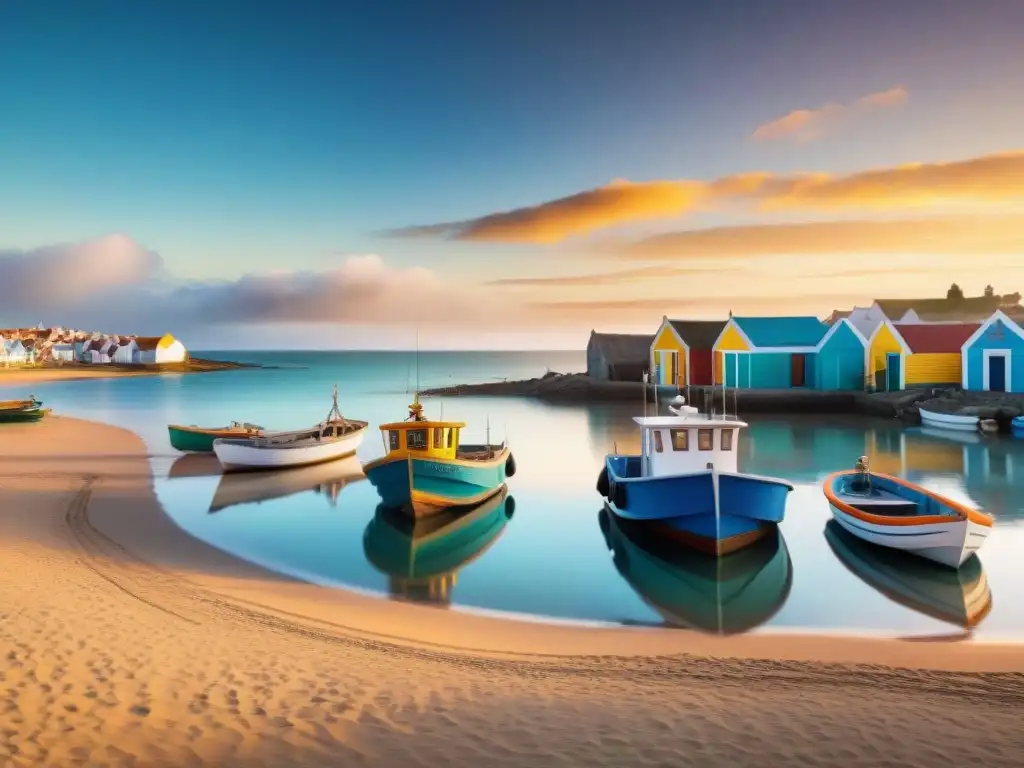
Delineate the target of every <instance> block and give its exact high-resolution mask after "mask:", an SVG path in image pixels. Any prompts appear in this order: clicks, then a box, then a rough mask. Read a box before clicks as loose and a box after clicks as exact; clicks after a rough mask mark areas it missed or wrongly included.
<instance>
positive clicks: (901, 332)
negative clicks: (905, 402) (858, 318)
mask: <svg viewBox="0 0 1024 768" xmlns="http://www.w3.org/2000/svg"><path fill="white" fill-rule="evenodd" d="M978 328H979V324H978V323H913V324H895V323H892V322H890V321H889V320H886V321H884V322H883V323H882V324H881V325H879V326H878V328H877V329H875V332H874V334H873V335H872V336H871V341H870V343H869V345H868V363H867V365H868V377H869V378H870V380H871V381H873V382H874V385H875V388H876V389H878V390H880V391H888V392H892V391H897V390H902V389H906V388H907V387H927V386H936V385H939V386H941V385H946V386H949V385H959V384H960V383H961V380H962V378H963V362H962V349H961V348H962V347H963V345H964V342H966V341H967V340H968V338H970V337H971V335H972V334H973V333H974V332H975V331H977V330H978Z"/></svg>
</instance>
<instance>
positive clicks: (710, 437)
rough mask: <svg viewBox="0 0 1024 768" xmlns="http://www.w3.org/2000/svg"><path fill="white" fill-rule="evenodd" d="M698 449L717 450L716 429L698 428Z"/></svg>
mask: <svg viewBox="0 0 1024 768" xmlns="http://www.w3.org/2000/svg"><path fill="white" fill-rule="evenodd" d="M697 450H698V451H713V450H715V430H713V429H698V430H697Z"/></svg>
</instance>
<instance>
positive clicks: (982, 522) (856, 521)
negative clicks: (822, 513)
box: [822, 457, 992, 568]
mask: <svg viewBox="0 0 1024 768" xmlns="http://www.w3.org/2000/svg"><path fill="white" fill-rule="evenodd" d="M822 490H823V491H824V493H825V498H826V499H828V503H829V506H830V507H831V508H832V517H833V518H835V521H836V522H837V523H839V525H840V526H842V528H843V530H845V531H847V532H849V533H851V534H853V535H854V536H856V537H857V538H860V539H863V540H864V541H867V542H870V543H872V544H878V545H879V546H882V547H891V548H892V549H900V550H903V551H905V552H909V553H911V554H914V555H918V556H919V557H924V558H927V559H928V560H933V561H935V562H937V563H941V564H942V565H947V566H949V567H951V568H959V567H960V566H961V565H962V564H963V563H964V562H965V561H966V560H967V559H968V558H969V557H970V556H971V555H973V554H974V553H975V552H977V551H978V550H979V549H981V546H982V544H984V543H985V539H986V538H988V535H989V532H991V530H992V517H991V516H989V515H987V514H985V513H984V512H982V511H980V510H977V509H972V508H971V507H968V506H966V505H964V504H961V503H959V502H957V501H954V500H953V499H949V498H946V497H945V496H942V495H940V494H938V493H935V492H934V491H930V490H928V489H927V488H923V487H922V486H920V485H916V484H915V483H911V482H909V481H907V480H903V479H900V478H898V477H892V476H890V475H883V474H880V473H878V472H870V471H868V463H867V458H866V457H861V458H860V460H859V461H858V462H857V468H856V469H853V470H848V471H845V472H835V473H833V474H831V475H829V476H828V477H827V478H825V482H824V484H823V485H822Z"/></svg>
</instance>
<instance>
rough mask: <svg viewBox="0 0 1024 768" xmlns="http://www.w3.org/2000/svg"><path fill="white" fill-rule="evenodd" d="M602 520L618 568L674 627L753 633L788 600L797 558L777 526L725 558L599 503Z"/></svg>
mask: <svg viewBox="0 0 1024 768" xmlns="http://www.w3.org/2000/svg"><path fill="white" fill-rule="evenodd" d="M598 522H599V524H600V526H601V532H602V533H603V534H604V539H605V543H606V544H607V546H608V549H609V551H611V553H612V561H613V563H614V564H615V568H616V570H617V571H618V572H619V575H620V576H622V578H623V579H625V580H626V582H627V583H628V584H629V585H630V586H631V587H632V588H633V589H634V590H635V591H636V593H637V594H638V595H639V596H640V598H641V599H642V600H643V601H644V602H646V603H647V604H648V605H650V606H651V607H652V608H653V609H654V610H655V611H657V612H658V614H660V615H661V617H662V619H663V620H664V622H665V624H667V625H669V626H672V627H682V628H686V629H696V630H699V631H701V632H708V633H711V634H716V635H730V634H737V633H740V632H748V631H750V630H752V629H754V628H756V627H758V626H760V625H762V624H764V623H765V622H766V621H768V620H769V619H770V618H771V617H772V616H774V615H775V614H776V613H778V611H779V610H780V609H781V608H782V606H783V605H784V604H785V602H786V600H787V599H788V597H789V593H790V589H791V587H792V584H793V565H792V562H791V560H790V557H789V550H788V549H787V548H786V540H785V538H784V537H783V536H782V532H781V531H780V530H778V529H777V528H776V529H773V530H771V531H770V532H769V533H768V534H767V535H766V536H764V537H763V538H761V539H759V540H758V541H757V542H755V543H754V544H752V545H750V546H749V547H745V548H743V549H742V550H740V551H738V552H734V553H732V554H730V555H727V556H725V557H716V556H712V555H708V554H706V553H703V552H695V551H693V550H687V549H680V548H678V547H673V546H672V545H671V542H670V541H669V540H667V539H665V538H664V537H662V536H661V535H659V532H658V531H657V530H656V527H652V526H651V525H649V524H647V523H643V522H638V521H636V520H627V519H624V518H620V517H618V516H616V515H614V514H612V513H611V512H610V511H609V510H608V508H607V507H605V508H604V509H602V510H601V512H600V515H599V519H598Z"/></svg>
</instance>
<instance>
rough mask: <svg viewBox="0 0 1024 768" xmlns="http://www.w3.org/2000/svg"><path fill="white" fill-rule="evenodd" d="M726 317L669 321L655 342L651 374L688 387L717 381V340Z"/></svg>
mask: <svg viewBox="0 0 1024 768" xmlns="http://www.w3.org/2000/svg"><path fill="white" fill-rule="evenodd" d="M724 327H725V321H724V320H669V319H668V317H664V318H662V321H661V328H659V329H658V332H657V333H656V334H655V336H654V341H652V342H651V374H652V378H653V380H654V381H655V382H657V383H658V384H665V385H668V386H676V387H685V386H686V385H687V384H692V385H701V384H703V385H710V384H713V383H714V354H713V351H712V350H713V349H714V346H715V342H716V341H717V340H718V336H719V334H720V333H721V332H722V328H724Z"/></svg>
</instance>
